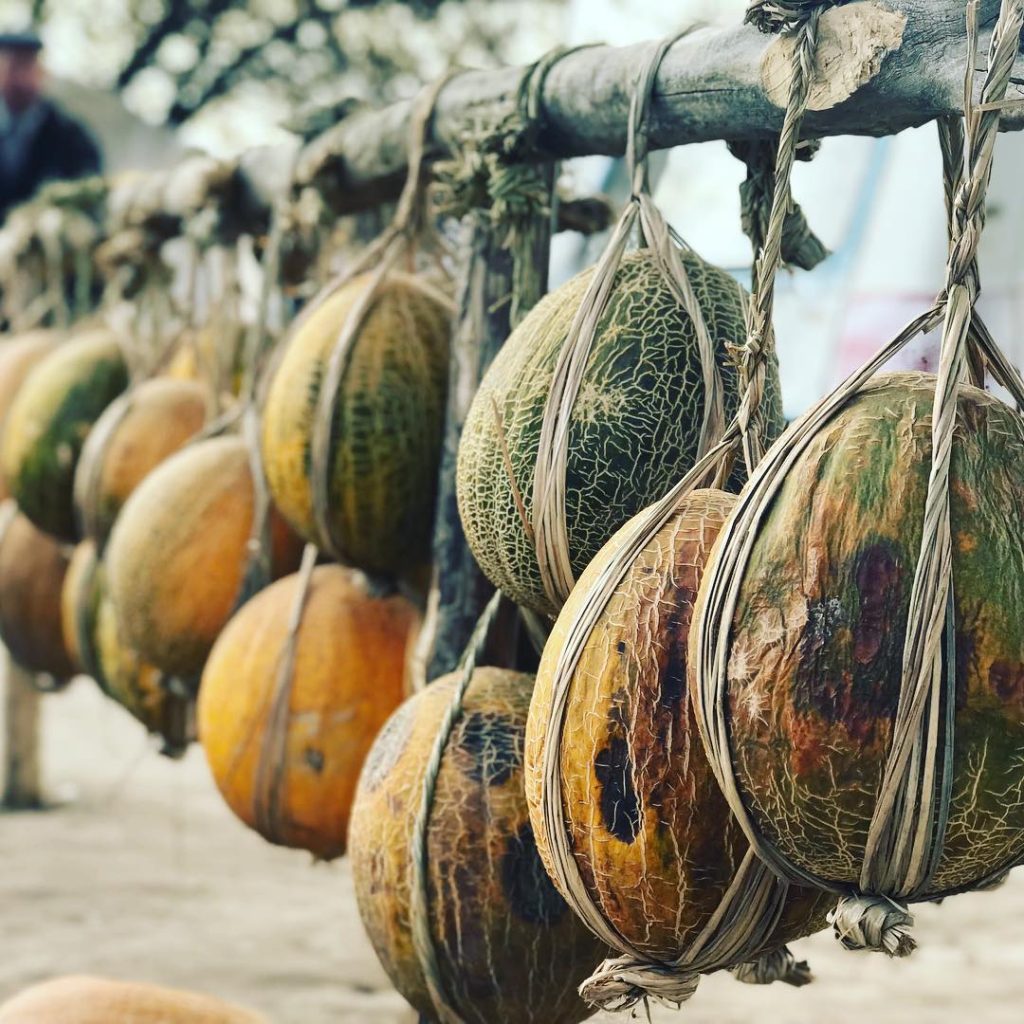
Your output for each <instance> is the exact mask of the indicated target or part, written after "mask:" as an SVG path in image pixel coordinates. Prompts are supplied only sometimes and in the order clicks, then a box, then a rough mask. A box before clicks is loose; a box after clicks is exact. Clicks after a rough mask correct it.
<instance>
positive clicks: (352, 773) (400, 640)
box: [198, 565, 419, 860]
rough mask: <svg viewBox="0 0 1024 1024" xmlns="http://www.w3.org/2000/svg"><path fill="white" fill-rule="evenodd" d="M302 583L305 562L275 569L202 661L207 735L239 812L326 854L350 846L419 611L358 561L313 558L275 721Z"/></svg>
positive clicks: (276, 835)
mask: <svg viewBox="0 0 1024 1024" xmlns="http://www.w3.org/2000/svg"><path fill="white" fill-rule="evenodd" d="M299 585H300V576H299V575H298V574H293V575H291V576H288V577H286V578H285V579H282V580H278V581H277V582H276V583H274V584H272V585H271V586H269V587H268V588H267V589H266V590H264V591H262V592H261V593H259V594H257V595H256V596H255V597H254V598H252V600H250V601H249V602H248V603H247V604H246V605H244V606H243V607H242V608H241V609H240V610H239V611H238V613H237V614H236V615H235V616H234V617H233V618H232V619H231V621H230V622H229V623H228V624H227V626H226V628H225V629H224V632H223V633H222V634H221V636H220V638H219V639H218V640H217V643H216V645H215V646H214V648H213V652H212V653H211V654H210V658H209V661H208V662H207V664H206V668H205V670H204V671H203V678H202V683H201V685H200V688H199V706H198V724H199V735H200V740H201V742H202V744H203V749H204V750H205V751H206V757H207V760H208V761H209V764H210V770H211V772H212V773H213V777H214V779H215V781H216V783H217V786H218V788H219V789H220V791H221V793H222V795H223V796H224V799H225V800H226V801H227V803H228V805H229V806H230V807H231V809H232V810H233V811H234V812H235V814H237V815H238V817H239V818H241V819H242V821H244V822H245V823H246V824H247V825H249V826H250V827H251V828H255V829H257V830H258V831H260V832H261V833H262V834H263V835H264V837H265V838H267V839H269V840H271V841H272V842H275V843H279V844H282V845H285V846H295V847H299V848H302V849H306V850H309V851H310V852H312V853H313V854H315V855H316V856H317V857H320V858H323V859H325V860H327V859H330V858H333V857H338V856H340V855H341V854H342V853H344V850H345V833H346V830H347V827H348V818H349V810H350V808H351V806H352V799H353V795H354V793H355V788H356V782H357V780H358V778H359V770H360V768H361V767H362V763H363V758H364V757H365V756H366V752H367V751H368V750H369V748H370V744H371V743H372V742H373V738H374V736H375V735H376V734H377V730H378V729H379V728H380V727H381V725H382V724H383V723H384V721H385V720H386V719H387V717H388V715H390V714H391V712H392V711H394V709H395V708H396V707H398V705H399V704H400V703H401V701H402V698H403V696H404V695H405V662H406V653H407V649H408V646H409V643H410V640H411V638H412V636H413V633H414V631H415V629H416V627H417V626H418V625H419V613H418V611H417V610H416V608H415V606H414V605H413V604H412V603H411V602H410V601H409V600H408V599H407V598H406V597H404V596H402V595H400V594H399V593H397V592H396V591H395V590H394V589H392V588H390V587H388V588H382V587H381V586H378V585H376V584H374V583H373V582H372V581H371V580H370V579H369V578H368V577H367V576H365V575H364V574H363V573H361V572H359V571H358V570H354V569H347V568H344V567H342V566H339V565H322V566H319V567H317V568H316V569H314V570H313V575H312V579H311V582H310V587H309V591H308V593H307V596H306V601H305V604H304V606H303V612H302V620H301V625H300V626H299V630H298V634H297V641H296V647H295V660H294V663H293V668H292V672H291V676H290V680H289V685H288V689H287V692H286V694H285V697H286V700H285V702H284V703H283V704H282V705H281V707H282V709H283V715H282V717H281V719H280V722H279V725H274V724H273V723H274V721H275V695H276V694H277V692H278V679H279V676H278V673H279V667H280V665H281V663H282V659H283V658H284V650H285V645H286V642H287V636H288V624H289V620H290V619H291V616H292V609H293V607H294V605H295V600H296V597H297V596H298V594H299ZM275 741H280V745H277V744H276V742H275ZM265 774H268V777H270V778H272V779H273V783H272V785H271V787H270V788H267V787H266V786H264V785H263V783H262V782H261V780H262V779H263V778H264V777H265ZM268 808H269V809H270V810H269V811H268V815H269V816H267V815H265V814H264V810H266V809H268ZM274 808H276V810H275V809H274Z"/></svg>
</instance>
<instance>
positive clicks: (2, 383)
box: [0, 328, 60, 501]
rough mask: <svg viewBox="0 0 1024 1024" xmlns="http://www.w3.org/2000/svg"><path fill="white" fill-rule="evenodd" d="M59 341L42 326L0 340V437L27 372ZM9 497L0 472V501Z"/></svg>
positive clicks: (5, 482) (57, 332) (50, 331)
mask: <svg viewBox="0 0 1024 1024" xmlns="http://www.w3.org/2000/svg"><path fill="white" fill-rule="evenodd" d="M59 340H60V332H59V331H55V330H50V329H48V328H43V329H40V330H37V331H26V332H25V333H24V334H18V335H15V336H14V337H13V338H10V339H9V340H7V341H0V437H2V435H3V424H4V422H5V421H6V419H7V414H8V412H9V411H10V408H11V403H12V402H13V401H14V398H15V396H16V395H17V394H18V389H19V388H20V387H21V385H22V382H23V381H24V380H25V378H26V377H27V376H28V374H29V371H30V370H31V369H32V367H33V366H35V365H36V364H37V363H38V362H39V361H40V360H41V359H44V358H45V357H46V356H48V355H49V354H50V353H51V352H52V351H53V350H54V349H55V348H56V347H57V343H58V342H59ZM10 496H11V492H10V489H9V488H8V486H7V481H6V480H5V479H4V476H3V473H2V472H0V501H3V500H5V499H7V498H9V497H10Z"/></svg>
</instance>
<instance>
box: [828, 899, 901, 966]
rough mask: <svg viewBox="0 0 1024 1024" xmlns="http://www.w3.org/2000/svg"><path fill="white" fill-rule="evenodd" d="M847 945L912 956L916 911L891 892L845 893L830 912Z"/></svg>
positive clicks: (837, 936) (847, 947)
mask: <svg viewBox="0 0 1024 1024" xmlns="http://www.w3.org/2000/svg"><path fill="white" fill-rule="evenodd" d="M828 922H829V924H830V925H832V928H833V931H834V932H835V936H836V938H837V939H838V940H839V941H840V942H841V943H842V944H843V946H844V947H845V948H846V949H868V950H872V951H876V952H879V953H885V954H886V955H887V956H891V957H904V956H910V954H911V953H913V952H914V950H915V949H917V943H916V942H915V941H914V938H913V936H912V935H911V934H910V931H909V929H910V928H911V926H912V925H913V924H914V918H913V915H911V914H910V912H909V911H908V910H907V908H906V907H904V906H902V905H901V904H899V903H896V902H895V901H894V900H891V899H889V898H888V897H887V896H845V897H843V899H841V900H840V901H839V903H838V904H837V905H836V908H835V910H833V911H831V912H830V913H829V915H828Z"/></svg>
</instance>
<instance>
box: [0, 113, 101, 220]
mask: <svg viewBox="0 0 1024 1024" xmlns="http://www.w3.org/2000/svg"><path fill="white" fill-rule="evenodd" d="M42 102H43V104H44V105H45V109H44V111H43V117H42V120H41V121H40V123H39V125H38V127H37V128H36V130H35V132H34V133H33V135H32V136H31V138H30V139H29V140H28V143H27V144H28V152H27V153H26V154H25V156H24V157H23V159H22V160H21V161H20V166H19V167H18V169H17V171H16V173H15V174H14V175H13V176H12V175H11V174H10V172H9V171H8V170H7V168H6V167H5V166H4V165H3V163H2V161H0V221H2V220H3V219H4V217H6V216H7V212H8V211H9V210H10V209H11V207H13V206H17V205H18V204H19V203H23V202H25V200H26V199H31V198H32V196H34V195H35V193H36V192H37V191H38V189H39V187H40V186H41V185H43V184H44V183H45V182H47V181H58V180H66V179H69V178H84V177H86V176H87V175H90V174H98V173H99V172H100V170H101V167H102V162H103V161H102V157H101V155H100V150H99V146H97V144H96V140H95V139H94V138H93V136H92V134H91V133H90V132H89V131H88V130H87V129H86V128H85V127H83V126H82V125H81V124H79V122H78V121H76V120H75V119H74V118H73V117H71V116H70V115H68V114H66V113H64V111H62V110H61V109H60V108H59V107H58V106H57V105H56V104H55V103H53V102H52V101H50V100H43V101H42Z"/></svg>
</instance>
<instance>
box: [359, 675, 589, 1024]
mask: <svg viewBox="0 0 1024 1024" xmlns="http://www.w3.org/2000/svg"><path fill="white" fill-rule="evenodd" d="M456 682H457V676H456V675H454V674H453V675H450V676H446V677H444V678H443V679H440V680H438V681H437V682H435V683H431V685H430V686H428V687H426V688H425V689H424V690H421V691H420V692H419V693H418V694H416V696H414V697H412V698H410V699H409V700H408V701H406V703H405V704H404V705H402V707H401V708H400V709H399V710H398V711H397V712H396V713H395V715H394V716H393V717H392V718H391V720H390V721H389V722H388V724H387V725H386V726H385V727H384V729H383V730H382V731H381V734H380V736H379V737H378V738H377V741H376V743H375V744H374V747H373V750H372V751H371V752H370V755H369V757H368V758H367V760H366V765H365V767H364V769H363V774H362V778H361V779H360V782H359V791H358V794H357V796H356V803H355V807H354V808H353V812H352V826H351V829H350V833H349V855H350V857H351V861H352V875H353V878H354V881H355V885H356V896H357V899H358V902H359V912H360V914H361V916H362V919H363V925H364V926H365V928H366V931H367V933H368V934H369V936H370V940H371V941H372V943H373V946H374V949H375V950H376V951H377V956H378V957H379V958H380V960H381V963H382V964H383V965H384V969H385V970H386V971H387V972H388V975H389V976H390V978H391V980H392V982H393V983H394V984H395V987H396V988H397V989H398V990H399V991H400V992H401V993H402V995H403V996H405V998H406V999H407V1000H409V1002H410V1003H411V1004H412V1005H413V1006H414V1007H415V1008H416V1009H417V1010H418V1011H419V1012H420V1013H421V1014H423V1015H424V1016H425V1017H426V1018H427V1019H429V1020H434V1019H435V1018H436V1013H435V1010H434V1007H433V1004H432V1002H431V999H430V996H429V994H428V990H427V986H426V982H425V980H424V976H423V971H422V968H421V967H420V964H419V961H418V959H417V956H416V953H415V950H414V947H413V943H412V934H411V925H410V905H411V900H412V895H411V891H410V877H411V857H412V856H413V853H412V830H413V822H414V820H415V818H416V815H417V811H418V809H419V807H420V804H421V801H422V799H423V785H424V775H425V773H426V767H427V760H428V758H429V756H430V752H431V749H432V747H433V744H434V741H435V737H436V736H437V732H438V728H439V727H440V724H441V720H442V718H443V717H444V715H445V712H446V710H447V708H448V706H449V704H450V702H451V698H452V691H453V689H454V687H455V685H456ZM532 689H533V677H532V676H529V675H524V674H521V673H516V672H508V671H503V670H500V669H494V668H478V669H477V670H476V671H475V672H474V675H473V678H472V680H471V682H470V685H469V689H468V691H467V693H466V696H465V701H464V704H463V711H462V715H461V717H460V719H459V720H458V722H457V723H456V725H455V728H454V731H453V733H452V735H451V737H450V739H449V742H448V744H447V746H446V748H445V751H444V755H443V757H442V760H441V767H440V771H439V774H438V778H437V786H436V789H435V792H434V799H433V803H432V805H431V808H430V820H429V826H428V830H427V851H426V852H427V878H428V891H427V902H428V907H429V910H428V922H427V923H428V927H429V931H430V935H431V939H432V941H433V944H434V947H435V949H436V951H437V957H438V963H439V968H440V973H441V982H442V985H443V989H444V992H445V994H446V997H447V1000H448V1001H449V1002H450V1004H451V1006H452V1008H453V1009H454V1010H455V1011H456V1013H457V1014H458V1015H459V1018H460V1019H461V1020H463V1021H465V1022H467V1024H493V1022H494V1021H507V1022H509V1024H533V1022H536V1024H573V1022H575V1021H581V1020H583V1019H584V1018H586V1017H587V1016H589V1015H590V1013H591V1012H592V1011H591V1010H590V1009H589V1008H588V1007H587V1006H586V1005H585V1004H584V1003H583V1001H582V1000H581V999H580V997H579V996H578V995H577V993H576V989H577V986H578V985H579V984H580V983H581V982H582V981H583V980H584V978H586V977H587V975H588V974H589V973H590V971H591V970H592V969H593V967H594V966H595V964H596V963H597V962H598V961H599V960H600V959H601V958H602V957H603V956H604V955H605V954H606V950H605V949H604V947H603V946H602V945H601V944H600V943H599V942H598V940H597V939H596V938H594V937H593V936H592V935H591V934H590V932H589V931H587V929H586V928H585V927H584V926H583V924H582V923H581V922H580V921H579V920H578V919H577V918H576V917H575V915H574V914H573V913H572V912H571V911H570V909H569V907H568V906H567V905H566V903H565V902H564V901H563V899H562V897H561V896H559V894H558V892H557V891H556V890H555V888H554V886H553V885H552V884H551V882H550V880H549V879H548V876H547V874H546V873H545V871H544V868H543V865H542V864H541V860H540V857H539V855H538V853H537V847H536V843H535V841H534V836H533V830H532V829H531V827H530V821H529V816H528V813H527V807H526V800H525V797H524V795H523V732H524V729H525V727H526V714H527V710H528V708H529V703H530V693H531V691H532Z"/></svg>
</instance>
